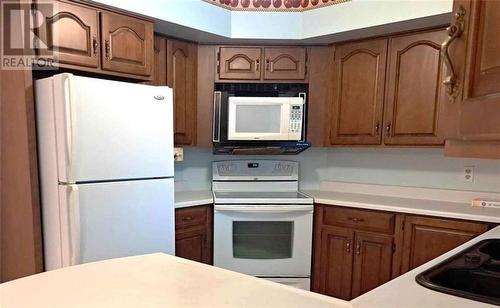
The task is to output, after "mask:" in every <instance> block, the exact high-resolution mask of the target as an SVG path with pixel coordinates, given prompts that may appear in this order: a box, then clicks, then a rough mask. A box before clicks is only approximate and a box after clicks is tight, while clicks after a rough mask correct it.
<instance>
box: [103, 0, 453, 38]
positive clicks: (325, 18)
mask: <svg viewBox="0 0 500 308" xmlns="http://www.w3.org/2000/svg"><path fill="white" fill-rule="evenodd" d="M94 1H95V2H100V3H103V4H107V5H110V6H113V7H117V8H121V9H124V10H128V11H132V12H136V13H139V14H142V15H146V16H149V17H153V18H155V19H157V20H158V23H157V25H156V28H157V29H156V30H157V31H162V29H163V26H162V25H161V21H164V22H167V23H173V24H176V25H180V26H183V27H188V28H192V29H197V30H200V31H203V32H206V33H209V34H213V35H217V36H221V37H226V38H232V39H257V40H259V39H280V40H303V39H309V38H314V37H319V36H323V35H329V34H337V33H343V32H346V31H352V30H358V29H364V28H370V27H376V26H380V25H384V24H393V23H398V22H402V21H408V20H415V19H422V18H425V17H429V16H437V15H442V14H449V13H450V12H451V9H452V5H453V0H352V1H349V2H345V3H340V4H336V5H331V6H326V7H322V8H318V9H313V10H307V11H304V12H242V11H229V10H227V9H224V8H221V7H218V6H215V5H212V4H209V3H206V2H204V1H201V0H119V1H118V0H94ZM446 20H447V19H446ZM169 29H171V28H169ZM175 31H178V32H179V33H164V34H166V35H171V36H183V33H185V31H184V30H181V29H180V28H178V29H177V30H175ZM200 40H201V39H200Z"/></svg>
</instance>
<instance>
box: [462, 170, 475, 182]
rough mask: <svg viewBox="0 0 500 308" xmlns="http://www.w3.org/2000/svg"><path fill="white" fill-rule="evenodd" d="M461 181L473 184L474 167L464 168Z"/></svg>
mask: <svg viewBox="0 0 500 308" xmlns="http://www.w3.org/2000/svg"><path fill="white" fill-rule="evenodd" d="M462 176H463V180H464V182H467V183H473V182H474V166H464V173H463V175H462Z"/></svg>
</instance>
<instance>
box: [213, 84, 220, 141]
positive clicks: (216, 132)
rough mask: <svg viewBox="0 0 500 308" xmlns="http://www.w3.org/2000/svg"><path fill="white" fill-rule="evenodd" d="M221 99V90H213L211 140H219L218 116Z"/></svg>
mask: <svg viewBox="0 0 500 308" xmlns="http://www.w3.org/2000/svg"><path fill="white" fill-rule="evenodd" d="M221 100H222V92H221V91H215V92H214V114H213V119H212V120H213V121H212V134H213V135H212V136H213V138H212V141H213V142H220V130H221V128H220V121H221V119H220V117H221V103H222V102H221Z"/></svg>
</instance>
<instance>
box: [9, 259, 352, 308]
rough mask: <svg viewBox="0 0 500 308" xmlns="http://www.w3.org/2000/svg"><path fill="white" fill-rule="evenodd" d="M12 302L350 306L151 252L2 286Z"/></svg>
mask: <svg viewBox="0 0 500 308" xmlns="http://www.w3.org/2000/svg"><path fill="white" fill-rule="evenodd" d="M0 306H1V307H2V308H10V307H16V308H17V307H51V308H59V307H61V308H62V307H120V308H126V307H284V308H291V307H330V308H334V307H352V305H351V304H350V303H349V302H346V301H343V300H339V299H335V298H331V297H327V296H323V295H320V294H316V293H312V292H307V291H303V290H299V289H295V288H292V287H289V286H285V285H280V284H277V283H274V282H270V281H267V280H263V279H259V278H255V277H251V276H247V275H243V274H239V273H235V272H231V271H227V270H224V269H220V268H217V267H213V266H209V265H205V264H201V263H197V262H193V261H189V260H186V259H181V258H177V257H174V256H170V255H166V254H161V253H157V254H151V255H143V256H136V257H128V258H120V259H112V260H106V261H101V262H94V263H87V264H83V265H77V266H72V267H66V268H63V269H59V270H55V271H50V272H45V273H41V274H38V275H33V276H29V277H26V278H22V279H18V280H14V281H11V282H7V283H4V284H1V285H0Z"/></svg>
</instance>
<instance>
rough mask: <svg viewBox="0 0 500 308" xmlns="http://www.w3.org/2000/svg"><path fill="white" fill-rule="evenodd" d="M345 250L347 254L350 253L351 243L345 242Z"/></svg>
mask: <svg viewBox="0 0 500 308" xmlns="http://www.w3.org/2000/svg"><path fill="white" fill-rule="evenodd" d="M345 250H346V252H347V253H351V241H347V243H346V244H345Z"/></svg>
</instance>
